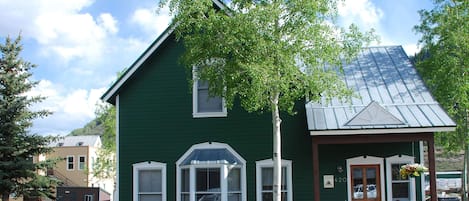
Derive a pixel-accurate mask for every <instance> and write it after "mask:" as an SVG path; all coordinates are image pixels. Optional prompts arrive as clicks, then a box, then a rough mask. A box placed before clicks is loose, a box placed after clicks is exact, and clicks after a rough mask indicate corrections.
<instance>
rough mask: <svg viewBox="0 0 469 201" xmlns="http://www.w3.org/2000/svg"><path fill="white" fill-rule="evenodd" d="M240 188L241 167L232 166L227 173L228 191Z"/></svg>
mask: <svg viewBox="0 0 469 201" xmlns="http://www.w3.org/2000/svg"><path fill="white" fill-rule="evenodd" d="M240 190H241V169H240V168H232V169H231V170H230V172H229V173H228V191H240Z"/></svg>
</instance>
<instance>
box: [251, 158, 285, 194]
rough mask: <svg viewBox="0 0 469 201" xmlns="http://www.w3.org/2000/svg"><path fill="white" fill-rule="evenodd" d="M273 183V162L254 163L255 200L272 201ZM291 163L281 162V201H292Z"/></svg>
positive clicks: (268, 160) (267, 160) (269, 160)
mask: <svg viewBox="0 0 469 201" xmlns="http://www.w3.org/2000/svg"><path fill="white" fill-rule="evenodd" d="M273 183H274V161H273V160H272V159H266V160H261V161H256V200H257V201H272V200H273ZM292 183H293V182H292V162H291V161H290V160H282V180H281V192H282V196H281V198H282V201H293V185H292Z"/></svg>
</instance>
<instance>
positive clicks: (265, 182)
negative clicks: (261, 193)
mask: <svg viewBox="0 0 469 201" xmlns="http://www.w3.org/2000/svg"><path fill="white" fill-rule="evenodd" d="M261 174H262V190H272V189H273V187H272V185H273V184H274V178H273V176H274V169H273V168H270V167H268V168H262V169H261Z"/></svg>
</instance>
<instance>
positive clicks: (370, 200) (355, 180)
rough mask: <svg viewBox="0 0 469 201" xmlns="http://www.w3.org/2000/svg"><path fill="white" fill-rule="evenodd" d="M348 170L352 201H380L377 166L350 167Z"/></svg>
mask: <svg viewBox="0 0 469 201" xmlns="http://www.w3.org/2000/svg"><path fill="white" fill-rule="evenodd" d="M350 170H351V173H352V174H351V186H350V188H351V190H350V191H349V192H351V193H352V195H351V197H352V200H354V201H355V200H356V201H381V186H380V184H381V182H380V180H379V178H380V171H379V170H380V167H379V165H378V164H376V165H351V166H350Z"/></svg>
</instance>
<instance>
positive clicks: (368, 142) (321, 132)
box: [102, 0, 455, 201]
mask: <svg viewBox="0 0 469 201" xmlns="http://www.w3.org/2000/svg"><path fill="white" fill-rule="evenodd" d="M214 3H215V4H217V5H218V6H223V5H222V4H221V3H220V2H218V1H216V0H214ZM183 51H184V47H183V45H182V44H181V43H180V42H176V41H175V38H174V34H173V30H172V29H168V30H166V31H165V32H164V33H163V34H162V35H161V36H159V37H158V38H157V39H156V40H155V41H154V42H153V43H152V44H151V45H150V46H149V48H148V49H147V50H146V51H145V52H144V53H143V54H142V55H141V56H140V57H139V58H137V60H136V61H135V62H134V63H133V64H132V66H130V67H129V68H128V70H127V71H126V72H125V73H124V74H123V75H122V76H121V77H120V79H119V80H117V81H116V82H115V83H114V85H112V86H111V87H110V88H109V90H108V91H107V92H106V93H105V94H104V95H103V97H102V99H103V100H105V101H107V102H109V103H111V104H113V105H115V106H116V108H117V124H118V125H117V156H118V168H117V175H118V176H117V192H116V200H120V201H127V200H134V201H137V200H140V201H147V200H156V201H212V200H213V201H248V200H249V201H268V200H272V183H273V181H272V180H273V179H272V167H273V163H272V156H271V155H272V123H271V117H270V114H259V113H248V112H246V111H245V110H243V109H242V108H241V107H240V106H239V104H238V105H236V104H235V106H234V107H233V108H232V109H231V110H227V109H226V108H225V107H224V102H223V99H222V98H220V97H209V96H208V93H207V85H206V84H205V83H203V82H198V81H197V80H195V81H194V84H193V86H192V87H189V82H188V80H187V79H188V78H190V76H191V75H187V72H186V70H185V68H184V67H183V66H181V64H180V62H179V58H180V56H181V54H182V53H183ZM344 73H345V77H344V79H345V80H344V81H345V83H346V84H347V85H348V86H349V87H350V88H352V89H354V90H355V91H356V93H357V94H358V95H359V98H353V100H352V102H351V103H342V102H339V101H337V100H333V101H332V102H330V103H327V104H326V103H325V102H316V103H311V102H298V103H297V104H296V108H295V109H296V111H297V114H296V115H294V116H290V115H287V114H283V115H282V135H283V136H282V156H283V160H282V167H283V168H282V173H283V174H282V200H284V201H293V200H295V201H311V200H314V201H320V200H321V201H342V200H347V201H352V200H360V201H362V200H363V201H365V200H374V201H385V200H389V201H391V200H394V201H396V200H400V201H406V200H407V201H416V200H419V201H420V200H425V194H424V193H425V192H424V190H423V189H424V188H425V186H424V178H423V177H409V178H408V179H402V177H400V175H399V169H400V167H401V166H402V165H405V164H411V163H423V161H424V158H423V157H424V154H423V149H424V144H425V146H428V161H429V173H430V174H429V175H430V181H431V182H430V189H431V195H433V196H432V198H431V200H433V201H436V189H435V169H434V167H435V164H434V161H435V160H434V150H433V143H434V141H433V139H434V138H433V134H434V132H440V131H451V130H454V128H455V124H454V122H453V121H452V120H451V119H450V118H449V117H448V115H447V114H446V113H445V111H444V110H443V109H442V108H441V107H440V106H439V104H438V103H437V102H436V101H435V100H434V99H433V98H432V96H431V94H430V93H429V92H428V90H427V89H426V87H425V85H424V83H423V82H422V80H421V79H420V77H419V75H418V74H417V72H416V70H415V68H414V66H413V64H412V63H411V61H410V60H409V59H408V57H407V55H406V54H405V52H404V50H403V49H402V47H400V46H387V47H370V48H365V49H363V50H362V51H361V53H360V55H359V56H358V57H357V58H356V59H355V60H354V61H353V62H352V63H350V64H347V65H345V66H344Z"/></svg>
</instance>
